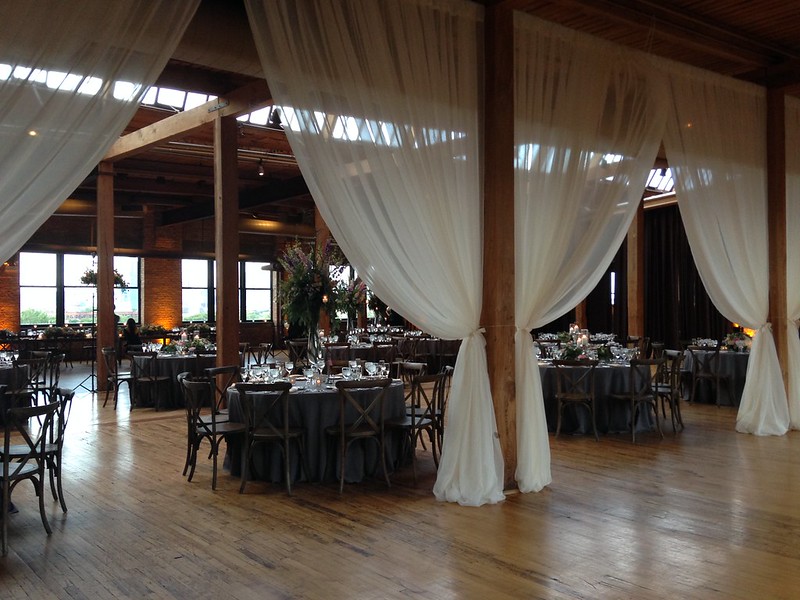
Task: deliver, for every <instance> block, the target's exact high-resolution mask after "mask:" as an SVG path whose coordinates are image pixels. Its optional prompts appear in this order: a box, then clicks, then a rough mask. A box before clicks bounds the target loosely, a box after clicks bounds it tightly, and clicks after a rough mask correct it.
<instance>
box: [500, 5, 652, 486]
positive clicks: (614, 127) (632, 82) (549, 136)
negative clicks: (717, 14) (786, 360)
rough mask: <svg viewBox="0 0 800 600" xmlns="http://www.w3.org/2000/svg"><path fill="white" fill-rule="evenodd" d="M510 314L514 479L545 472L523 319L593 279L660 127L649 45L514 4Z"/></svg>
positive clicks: (542, 315) (632, 203)
mask: <svg viewBox="0 0 800 600" xmlns="http://www.w3.org/2000/svg"><path fill="white" fill-rule="evenodd" d="M514 24H515V40H516V44H515V47H516V56H515V81H516V84H515V99H514V112H515V145H516V165H515V166H516V169H515V213H514V239H515V271H514V272H515V277H516V289H515V314H516V326H517V336H516V344H515V347H516V373H517V378H516V399H517V439H518V444H517V456H518V462H517V472H516V478H517V483H518V485H519V488H520V490H522V491H537V490H539V489H541V488H542V487H544V486H545V485H547V484H548V483H549V482H550V449H549V445H548V434H547V422H546V419H545V412H544V399H543V397H542V387H541V380H540V376H539V368H538V366H537V364H536V360H535V357H534V353H533V342H532V339H531V336H530V333H529V332H530V330H531V329H533V328H534V327H539V326H541V325H543V324H545V323H548V322H550V321H552V320H553V319H555V318H557V317H559V316H561V315H562V314H564V313H566V312H567V311H568V310H570V309H571V308H572V307H574V306H575V305H576V304H578V302H580V301H581V300H583V299H584V298H585V297H586V296H587V295H588V294H589V292H591V291H592V289H594V287H595V286H596V285H597V283H598V281H599V280H600V278H601V277H602V275H603V273H604V272H605V270H606V268H607V267H608V265H609V264H610V262H611V260H612V259H613V258H614V255H615V254H616V252H617V250H618V249H619V246H620V244H621V243H622V240H623V239H624V238H625V235H626V234H627V231H628V227H629V226H630V223H631V220H632V219H633V217H634V215H635V213H636V210H637V208H638V206H639V202H640V200H641V195H642V191H643V190H644V187H645V183H646V181H647V176H648V174H649V172H650V169H651V168H652V166H653V163H654V161H655V157H656V154H657V152H658V146H659V144H660V142H661V135H662V133H663V129H664V122H665V112H666V103H665V101H664V97H665V91H666V88H665V85H664V80H663V77H659V76H658V74H657V73H656V72H655V71H654V70H653V69H652V67H651V65H650V63H649V61H648V59H647V57H646V56H645V55H643V54H641V53H637V52H631V51H629V50H626V49H624V48H622V47H620V46H617V45H614V44H610V43H608V42H604V41H602V40H599V39H597V38H593V37H591V36H587V35H583V34H579V33H578V32H576V31H573V30H569V29H565V28H563V27H559V26H557V25H554V24H552V23H547V22H545V21H542V20H540V19H536V18H534V17H530V16H527V15H522V14H517V15H516V16H515V21H514Z"/></svg>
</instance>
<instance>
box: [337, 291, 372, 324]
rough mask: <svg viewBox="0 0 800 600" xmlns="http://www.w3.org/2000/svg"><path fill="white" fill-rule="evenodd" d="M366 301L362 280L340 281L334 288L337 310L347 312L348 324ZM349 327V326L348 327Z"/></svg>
mask: <svg viewBox="0 0 800 600" xmlns="http://www.w3.org/2000/svg"><path fill="white" fill-rule="evenodd" d="M366 301H367V286H366V285H364V282H363V281H351V282H349V283H344V282H340V283H339V285H337V289H336V303H337V305H338V306H337V308H338V310H340V311H342V312H344V313H346V314H347V321H348V324H350V323H352V321H353V320H354V319H355V318H356V315H357V314H358V311H359V310H361V308H362V307H363V306H364V304H365V303H366ZM348 329H349V327H348Z"/></svg>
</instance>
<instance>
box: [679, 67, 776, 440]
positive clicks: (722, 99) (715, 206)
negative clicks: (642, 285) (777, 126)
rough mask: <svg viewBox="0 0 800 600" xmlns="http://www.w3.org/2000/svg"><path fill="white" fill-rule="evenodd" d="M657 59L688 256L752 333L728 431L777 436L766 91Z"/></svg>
mask: <svg viewBox="0 0 800 600" xmlns="http://www.w3.org/2000/svg"><path fill="white" fill-rule="evenodd" d="M663 64H664V70H665V72H667V73H668V76H669V80H670V87H671V93H670V100H671V102H672V105H673V110H672V111H671V113H670V117H669V119H668V121H667V132H666V136H665V140H664V144H665V149H666V153H667V160H668V161H669V164H670V167H671V168H672V173H673V177H674V178H675V189H676V192H677V197H678V207H679V209H680V212H681V218H682V220H683V224H684V227H685V229H686V236H687V238H688V240H689V245H690V247H691V249H692V256H693V257H694V260H695V263H696V264H697V270H698V272H699V273H700V277H701V279H702V280H703V284H704V286H705V288H706V291H707V292H708V295H709V297H710V298H711V300H712V302H714V305H715V306H716V307H717V309H718V310H719V311H720V312H721V313H722V314H723V315H724V316H725V318H727V319H729V320H731V321H733V322H735V323H741V324H742V325H744V326H746V327H750V328H753V329H756V330H757V333H756V336H755V339H754V340H753V345H752V349H751V352H750V358H749V361H748V365H747V378H746V381H745V386H744V391H743V394H742V400H741V404H740V406H739V413H738V416H737V420H736V429H737V431H740V432H745V433H753V434H756V435H782V434H784V433H786V431H787V430H788V426H789V410H788V406H787V400H786V390H785V388H784V385H783V377H782V375H781V370H780V365H779V364H778V354H777V351H776V350H775V340H774V338H773V336H772V325H771V324H770V323H767V315H768V310H769V266H768V246H767V244H768V239H767V236H768V229H767V195H766V194H767V192H766V176H767V175H766V156H767V154H766V93H765V91H764V89H763V88H761V87H758V86H755V85H751V84H747V83H743V82H739V81H735V80H733V79H731V78H728V77H723V76H720V75H716V74H713V73H709V72H705V71H701V70H699V69H694V68H692V67H687V66H684V65H677V64H674V63H668V62H667V61H664V63H663ZM776 325H779V326H781V327H783V326H784V324H776Z"/></svg>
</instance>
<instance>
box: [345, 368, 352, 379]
mask: <svg viewBox="0 0 800 600" xmlns="http://www.w3.org/2000/svg"><path fill="white" fill-rule="evenodd" d="M352 376H353V371H352V369H351V368H350V367H342V377H344V378H345V379H350V378H351V377H352Z"/></svg>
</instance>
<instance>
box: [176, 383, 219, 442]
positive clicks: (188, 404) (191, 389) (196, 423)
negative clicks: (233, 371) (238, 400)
mask: <svg viewBox="0 0 800 600" xmlns="http://www.w3.org/2000/svg"><path fill="white" fill-rule="evenodd" d="M181 386H182V387H183V404H184V407H185V408H186V422H187V423H188V424H189V428H190V431H195V430H198V429H199V430H201V431H203V432H204V433H209V434H212V435H215V434H216V432H217V418H216V414H217V413H216V411H215V410H212V411H210V412H211V414H210V418H208V419H202V418H201V416H202V412H203V408H204V407H205V406H211V405H212V403H213V402H214V384H213V383H212V382H211V381H209V380H207V379H190V378H188V377H186V378H184V379H182V380H181Z"/></svg>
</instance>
